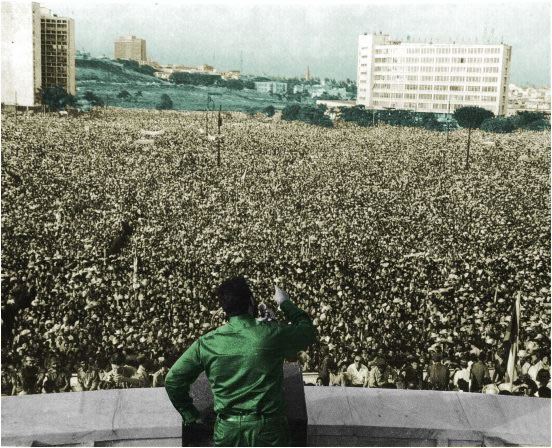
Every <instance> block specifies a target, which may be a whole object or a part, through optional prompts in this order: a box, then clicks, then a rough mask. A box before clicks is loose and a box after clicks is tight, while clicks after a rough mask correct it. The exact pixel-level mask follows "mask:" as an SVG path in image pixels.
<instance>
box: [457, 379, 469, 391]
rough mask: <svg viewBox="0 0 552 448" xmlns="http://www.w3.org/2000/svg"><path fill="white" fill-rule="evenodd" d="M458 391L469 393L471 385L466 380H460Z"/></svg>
mask: <svg viewBox="0 0 552 448" xmlns="http://www.w3.org/2000/svg"><path fill="white" fill-rule="evenodd" d="M458 389H460V390H462V391H464V392H468V391H469V389H470V385H469V383H468V382H467V381H466V380H465V379H463V378H460V379H459V380H458Z"/></svg>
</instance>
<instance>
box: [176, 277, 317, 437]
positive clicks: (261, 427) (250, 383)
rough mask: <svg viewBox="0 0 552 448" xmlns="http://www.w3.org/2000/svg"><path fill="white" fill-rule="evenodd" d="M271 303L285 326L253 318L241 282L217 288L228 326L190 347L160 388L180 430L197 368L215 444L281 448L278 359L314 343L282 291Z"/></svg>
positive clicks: (191, 419)
mask: <svg viewBox="0 0 552 448" xmlns="http://www.w3.org/2000/svg"><path fill="white" fill-rule="evenodd" d="M275 290H276V291H275V294H274V300H275V301H276V303H277V304H278V305H279V306H280V309H281V310H282V311H283V312H284V314H285V316H286V318H287V319H288V320H289V321H290V322H291V325H288V324H282V323H278V322H275V321H269V320H265V321H259V320H256V319H255V315H256V308H257V306H256V303H255V300H254V298H253V295H252V293H251V290H250V289H249V286H248V285H247V282H246V281H245V279H244V278H243V277H238V278H232V279H229V280H226V281H225V282H223V283H222V284H221V285H220V286H219V287H218V289H217V297H218V300H219V302H220V305H221V307H222V309H223V310H224V312H225V313H226V316H227V318H228V323H227V324H226V325H223V326H221V327H219V328H217V329H216V330H213V331H210V332H209V333H207V334H205V335H204V336H202V337H200V338H199V339H198V340H197V341H196V342H194V343H193V344H192V345H191V346H190V347H189V348H188V350H186V352H185V353H184V354H183V355H182V356H181V357H180V358H179V359H178V361H176V363H175V364H174V365H173V366H172V368H171V369H170V371H169V373H168V374H167V377H166V379H165V389H166V390H167V394H168V395H169V398H170V400H171V402H172V403H173V405H174V407H175V408H176V409H177V410H178V412H179V413H180V415H182V419H183V421H184V425H188V424H189V425H193V424H194V423H196V422H197V421H198V419H199V412H198V411H197V409H196V408H195V407H194V405H193V401H192V399H191V397H190V395H189V391H190V386H191V385H192V383H193V382H194V381H195V380H196V378H197V377H198V376H199V374H200V373H201V372H202V371H203V370H205V373H206V375H207V378H208V379H209V383H210V384H211V389H212V391H213V398H214V410H215V413H216V414H217V419H216V423H215V433H214V442H215V445H216V446H288V445H289V444H290V437H289V429H288V425H287V418H286V416H285V415H286V404H285V400H284V375H283V362H284V358H293V357H295V356H296V354H297V352H298V351H300V350H305V349H306V348H307V347H308V346H309V345H311V344H313V343H314V341H315V331H314V327H313V326H312V322H311V319H310V318H309V316H308V315H307V313H305V312H304V311H302V310H300V309H299V308H297V307H296V306H295V305H294V304H293V303H292V302H291V301H290V300H289V297H288V295H287V294H286V293H285V291H283V290H282V289H280V288H278V287H275Z"/></svg>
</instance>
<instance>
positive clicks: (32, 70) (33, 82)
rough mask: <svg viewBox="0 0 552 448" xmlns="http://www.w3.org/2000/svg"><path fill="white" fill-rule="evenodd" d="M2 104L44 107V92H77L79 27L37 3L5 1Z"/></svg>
mask: <svg viewBox="0 0 552 448" xmlns="http://www.w3.org/2000/svg"><path fill="white" fill-rule="evenodd" d="M1 3H2V5H1V12H2V103H3V104H6V105H10V106H12V105H16V106H27V107H33V106H38V105H40V89H43V90H44V89H46V88H48V87H54V86H57V87H62V88H64V89H65V90H66V91H67V92H68V93H70V94H72V95H74V94H75V93H76V85H75V24H74V20H73V19H71V18H67V17H58V16H57V15H56V14H53V13H52V11H50V10H49V9H47V8H41V7H40V4H39V3H36V2H13V1H12V2H9V1H2V2H1Z"/></svg>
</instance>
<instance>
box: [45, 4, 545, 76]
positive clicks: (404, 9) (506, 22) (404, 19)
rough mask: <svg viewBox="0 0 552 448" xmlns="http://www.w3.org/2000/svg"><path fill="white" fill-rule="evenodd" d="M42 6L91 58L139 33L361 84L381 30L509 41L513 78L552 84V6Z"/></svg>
mask: <svg viewBox="0 0 552 448" xmlns="http://www.w3.org/2000/svg"><path fill="white" fill-rule="evenodd" d="M38 1H39V2H40V4H41V6H44V7H47V8H50V9H52V10H53V11H54V12H55V13H58V15H65V16H69V17H72V18H74V19H75V28H76V44H77V49H79V50H86V51H89V52H91V54H92V56H102V55H106V56H108V57H113V42H114V41H115V40H116V39H117V38H118V37H119V36H121V35H129V34H134V35H136V36H137V37H140V38H143V39H146V42H147V56H148V59H150V60H156V61H158V62H160V63H178V64H185V65H199V64H204V63H206V64H210V65H214V66H215V67H216V68H217V69H219V70H230V69H237V70H239V69H240V68H241V69H243V72H244V73H250V74H257V75H262V74H268V75H282V76H302V75H303V74H304V72H305V70H306V68H307V66H309V67H310V71H311V74H313V75H314V76H319V77H321V78H324V77H329V78H336V79H345V78H350V79H355V78H356V63H357V56H356V55H357V40H358V35H359V34H362V33H363V32H373V31H376V32H379V31H382V32H383V33H387V34H390V35H391V37H393V38H398V39H403V40H406V37H407V36H410V40H411V41H416V42H419V41H427V42H429V41H430V40H432V41H433V42H435V43H447V42H452V41H456V42H463V43H487V42H489V43H494V44H498V43H501V42H504V43H506V44H508V45H511V46H512V72H511V78H510V81H511V82H513V83H516V84H520V85H524V84H528V83H529V84H535V85H550V13H551V11H550V3H549V2H548V1H517V2H512V1H506V2H504V1H494V0H486V1H485V0H480V1H477V2H473V1H466V0H464V1H457V2H453V1H444V0H441V1H439V2H429V3H428V2H421V1H417V2H413V1H409V2H406V3H404V2H399V1H392V0H391V1H389V0H388V1H386V2H377V1H365V2H363V3H358V2H357V3H354V2H350V1H346V2H340V3H338V2H336V1H326V2H320V1H319V2H315V3H313V2H304V3H303V2H300V1H293V2H292V1H288V0H284V1H279V2H277V3H275V2H268V3H267V2H263V3H260V2H253V1H246V2H244V1H240V2H226V3H223V2H213V1H208V2H202V3H201V4H199V3H197V2H193V1H192V2H186V3H184V2H177V1H176V0H173V1H170V0H158V1H155V0H150V1H136V0H135V1H133V2H130V1H129V2H125V1H117V2H106V1H102V2H99V1H86V2H76V1H70V0H38ZM241 61H243V62H241Z"/></svg>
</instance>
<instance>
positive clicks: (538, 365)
mask: <svg viewBox="0 0 552 448" xmlns="http://www.w3.org/2000/svg"><path fill="white" fill-rule="evenodd" d="M542 366H543V363H542V355H539V354H538V353H537V352H533V353H532V354H531V367H529V371H528V372H527V373H528V374H529V376H530V377H531V379H532V380H533V381H534V382H535V383H536V382H537V373H538V372H539V370H540V369H542Z"/></svg>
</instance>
